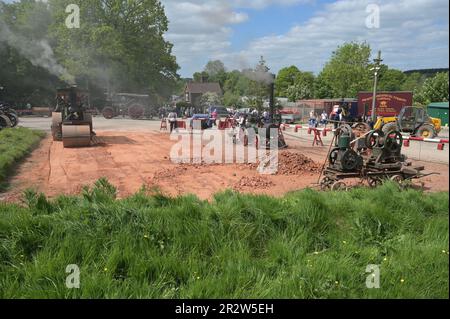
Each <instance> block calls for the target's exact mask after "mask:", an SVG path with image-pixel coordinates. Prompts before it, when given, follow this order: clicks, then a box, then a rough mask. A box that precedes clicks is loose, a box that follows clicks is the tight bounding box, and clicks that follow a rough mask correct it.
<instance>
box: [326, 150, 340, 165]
mask: <svg viewBox="0 0 450 319" xmlns="http://www.w3.org/2000/svg"><path fill="white" fill-rule="evenodd" d="M338 153H339V148H335V149H333V150H332V151H331V152H330V155H329V157H328V162H329V163H330V164H331V165H334V164H335V163H336V161H337V158H338Z"/></svg>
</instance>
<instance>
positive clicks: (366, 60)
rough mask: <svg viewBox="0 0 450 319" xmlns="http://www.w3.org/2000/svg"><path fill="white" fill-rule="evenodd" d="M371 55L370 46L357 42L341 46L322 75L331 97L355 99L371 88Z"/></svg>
mask: <svg viewBox="0 0 450 319" xmlns="http://www.w3.org/2000/svg"><path fill="white" fill-rule="evenodd" d="M370 55H371V49H370V46H369V45H368V44H366V43H356V42H352V43H346V44H344V45H342V46H339V47H338V48H337V50H336V51H335V52H333V53H332V56H331V60H330V61H329V62H328V63H326V64H325V67H324V69H323V70H322V72H321V74H320V80H321V82H322V83H324V84H325V85H326V87H329V88H330V89H331V92H329V93H331V94H332V96H331V97H334V98H338V97H354V96H356V95H357V93H358V92H359V91H364V90H368V89H369V88H370V86H371V83H372V76H371V72H370ZM319 94H322V92H320V93H319Z"/></svg>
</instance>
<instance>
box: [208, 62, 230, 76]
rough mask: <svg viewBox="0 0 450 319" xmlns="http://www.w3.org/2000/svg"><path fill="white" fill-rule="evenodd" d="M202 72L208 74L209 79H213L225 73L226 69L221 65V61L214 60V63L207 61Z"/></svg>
mask: <svg viewBox="0 0 450 319" xmlns="http://www.w3.org/2000/svg"><path fill="white" fill-rule="evenodd" d="M203 71H205V72H206V73H208V74H209V76H210V77H215V76H217V75H218V74H220V73H225V72H226V69H225V65H224V64H223V62H222V61H220V60H214V61H209V62H208V63H207V64H206V66H205V68H204V70H203Z"/></svg>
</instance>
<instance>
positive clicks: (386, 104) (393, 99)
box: [358, 91, 413, 116]
mask: <svg viewBox="0 0 450 319" xmlns="http://www.w3.org/2000/svg"><path fill="white" fill-rule="evenodd" d="M372 100H373V92H359V93H358V114H359V115H361V116H362V115H366V116H372ZM412 103H413V92H404V91H402V92H400V91H399V92H378V93H377V99H376V115H377V116H397V115H398V114H399V113H400V110H401V109H402V108H403V107H404V106H411V105H412Z"/></svg>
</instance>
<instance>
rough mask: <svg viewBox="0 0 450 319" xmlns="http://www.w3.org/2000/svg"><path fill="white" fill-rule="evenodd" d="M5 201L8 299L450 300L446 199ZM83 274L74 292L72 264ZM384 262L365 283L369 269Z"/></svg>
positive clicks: (367, 195)
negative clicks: (369, 284) (374, 283)
mask: <svg viewBox="0 0 450 319" xmlns="http://www.w3.org/2000/svg"><path fill="white" fill-rule="evenodd" d="M149 192H150V191H146V190H142V191H141V192H139V193H137V194H135V195H134V196H133V197H130V198H128V199H123V200H116V199H115V189H114V187H113V186H111V185H110V184H109V183H108V182H107V181H106V180H100V181H98V182H97V184H96V186H94V187H93V188H86V189H84V191H83V195H82V196H79V197H59V198H57V199H55V200H53V201H49V200H47V199H46V198H45V196H43V195H39V194H36V193H33V192H32V191H29V192H27V193H26V194H25V195H24V201H25V203H26V207H21V206H18V205H9V204H1V203H0V243H1V244H0V297H1V298H448V296H449V292H448V289H449V288H448V287H449V285H448V283H449V268H448V267H449V256H448V249H449V248H448V245H449V242H448V237H449V227H448V225H449V224H448V222H449V220H448V194H447V193H434V194H425V193H422V192H419V191H415V190H407V191H402V192H401V191H399V190H398V189H397V186H396V185H393V184H386V185H383V186H382V187H380V188H378V189H376V190H369V189H354V190H352V191H350V192H340V193H338V192H327V193H325V192H322V193H319V192H315V191H312V190H304V191H300V192H297V193H292V194H289V195H286V196H285V197H284V198H282V199H275V198H271V197H265V196H250V195H239V194H237V193H233V192H231V191H229V192H224V193H220V194H217V195H216V196H215V200H214V201H212V202H210V203H209V202H206V201H200V200H198V199H197V198H196V197H194V196H185V197H179V198H168V197H165V196H164V195H162V194H160V193H158V192H157V191H151V192H150V193H151V194H149ZM69 264H76V265H78V266H79V268H80V271H81V276H80V281H81V286H80V289H68V288H66V285H65V282H66V276H68V274H67V273H66V266H67V265H69ZM369 264H376V265H379V267H380V278H381V283H380V285H381V286H380V288H379V289H367V288H366V285H365V282H366V277H367V276H368V273H366V272H365V271H366V267H367V265H369Z"/></svg>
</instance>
